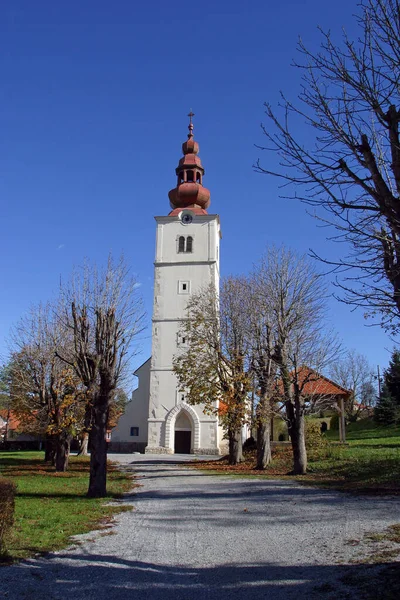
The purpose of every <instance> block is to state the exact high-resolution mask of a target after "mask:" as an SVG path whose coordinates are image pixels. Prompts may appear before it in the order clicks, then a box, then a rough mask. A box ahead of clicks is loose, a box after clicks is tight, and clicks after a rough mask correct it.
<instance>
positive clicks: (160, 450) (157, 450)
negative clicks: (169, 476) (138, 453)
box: [145, 446, 173, 454]
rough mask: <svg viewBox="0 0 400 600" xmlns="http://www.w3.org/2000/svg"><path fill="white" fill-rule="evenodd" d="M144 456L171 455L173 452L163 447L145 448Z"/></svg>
mask: <svg viewBox="0 0 400 600" xmlns="http://www.w3.org/2000/svg"><path fill="white" fill-rule="evenodd" d="M145 454H173V451H172V450H171V449H170V448H165V447H164V446H146V450H145Z"/></svg>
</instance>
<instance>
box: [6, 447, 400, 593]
mask: <svg viewBox="0 0 400 600" xmlns="http://www.w3.org/2000/svg"><path fill="white" fill-rule="evenodd" d="M111 458H113V459H115V460H118V461H119V462H120V463H122V464H123V465H124V468H127V469H133V470H134V471H135V472H136V473H137V474H138V482H139V483H140V484H141V487H140V488H138V489H137V490H135V492H136V493H134V494H132V495H128V496H127V497H126V499H125V501H126V502H127V503H132V504H133V505H134V507H135V510H133V511H132V512H128V513H123V514H121V515H119V516H118V517H117V519H116V524H115V527H114V528H113V529H112V530H106V532H104V531H102V532H101V531H100V532H94V533H91V534H88V535H85V536H80V537H79V538H78V539H79V541H80V544H79V545H76V546H73V547H71V548H69V549H68V550H64V551H61V552H58V553H53V554H51V555H50V556H48V557H46V558H39V559H32V560H29V561H26V562H24V563H21V564H20V565H17V566H13V567H5V568H2V569H0V598H1V599H2V600H3V599H7V600H36V599H38V600H39V598H40V599H42V598H45V599H46V600H66V599H68V600H91V599H95V600H105V599H107V600H114V599H116V600H117V599H118V600H125V599H135V600H141V599H152V600H191V599H193V600H228V599H229V600H233V599H239V598H240V599H242V598H243V599H246V600H247V599H249V600H250V599H251V600H258V599H261V598H262V599H264V598H268V599H272V600H274V599H281V598H282V599H285V600H288V599H292V598H293V599H294V598H296V599H297V600H299V599H303V598H304V599H305V598H307V599H310V598H335V600H337V599H338V598H348V597H351V598H353V599H354V598H362V597H363V595H362V594H361V593H360V592H357V591H356V589H355V588H351V587H350V588H348V587H346V584H345V583H344V581H347V582H348V581H349V578H350V579H351V577H353V576H359V577H368V576H369V573H371V572H372V571H368V567H365V566H359V565H356V564H348V563H349V561H350V560H352V559H353V558H355V557H356V556H357V554H359V553H360V545H358V544H357V541H358V540H360V539H361V538H362V537H363V534H364V533H365V532H369V531H380V530H382V529H384V528H385V527H387V526H388V525H390V524H392V523H396V522H400V505H399V502H398V500H397V499H394V498H392V499H391V498H385V499H382V498H378V499H372V498H357V497H352V496H349V495H345V494H341V493H339V492H326V491H320V490H319V489H314V488H309V487H302V486H300V485H298V484H296V483H292V482H289V481H277V480H275V481H272V480H255V479H238V478H230V477H221V476H212V475H208V474H206V473H205V474H203V473H200V472H199V471H195V470H190V469H187V468H186V467H184V466H182V463H183V462H184V461H185V460H187V458H185V457H178V456H176V455H175V456H172V457H162V458H160V457H156V456H149V455H132V454H130V455H113V456H112V457H111ZM346 563H347V564H346ZM349 590H350V592H349ZM348 594H350V595H348ZM357 594H361V595H357Z"/></svg>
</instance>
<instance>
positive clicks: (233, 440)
mask: <svg viewBox="0 0 400 600" xmlns="http://www.w3.org/2000/svg"><path fill="white" fill-rule="evenodd" d="M228 439H229V464H230V465H238V464H239V463H240V462H242V458H243V454H242V430H241V428H239V429H234V430H230V431H229V432H228Z"/></svg>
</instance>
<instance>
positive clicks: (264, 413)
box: [256, 385, 271, 470]
mask: <svg viewBox="0 0 400 600" xmlns="http://www.w3.org/2000/svg"><path fill="white" fill-rule="evenodd" d="M256 419H257V464H256V469H261V470H263V469H265V468H266V466H267V465H269V463H270V462H271V407H270V398H269V397H268V395H267V390H266V387H265V386H264V385H261V394H260V401H259V403H258V406H257V411H256Z"/></svg>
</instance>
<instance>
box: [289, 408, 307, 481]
mask: <svg viewBox="0 0 400 600" xmlns="http://www.w3.org/2000/svg"><path fill="white" fill-rule="evenodd" d="M294 403H295V404H292V402H286V416H287V419H288V430H289V435H290V440H291V443H292V451H293V474H294V475H304V474H305V473H306V472H307V450H306V437H305V431H304V414H303V410H302V407H301V405H300V401H299V400H297V399H295V401H294Z"/></svg>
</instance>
